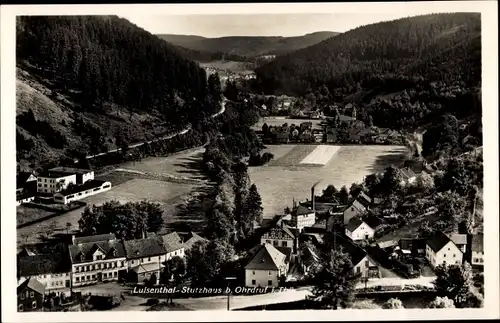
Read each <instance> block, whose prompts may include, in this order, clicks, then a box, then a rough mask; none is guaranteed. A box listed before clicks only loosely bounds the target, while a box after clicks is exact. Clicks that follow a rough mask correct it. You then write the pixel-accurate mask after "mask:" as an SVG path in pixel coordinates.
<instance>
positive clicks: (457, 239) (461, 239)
mask: <svg viewBox="0 0 500 323" xmlns="http://www.w3.org/2000/svg"><path fill="white" fill-rule="evenodd" d="M449 237H450V239H451V241H453V243H454V244H456V245H457V246H458V245H463V244H467V235H466V234H458V233H453V234H451V235H450V236H449Z"/></svg>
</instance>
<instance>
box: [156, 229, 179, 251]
mask: <svg viewBox="0 0 500 323" xmlns="http://www.w3.org/2000/svg"><path fill="white" fill-rule="evenodd" d="M161 238H162V239H163V244H164V245H165V249H166V251H167V253H168V252H173V251H176V250H179V249H182V248H183V247H184V244H183V243H182V239H181V237H180V236H179V234H178V233H177V232H172V233H168V234H165V235H163V236H161Z"/></svg>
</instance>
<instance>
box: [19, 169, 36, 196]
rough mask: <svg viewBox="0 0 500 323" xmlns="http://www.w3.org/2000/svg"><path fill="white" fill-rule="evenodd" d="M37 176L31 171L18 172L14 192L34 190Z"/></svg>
mask: <svg viewBox="0 0 500 323" xmlns="http://www.w3.org/2000/svg"><path fill="white" fill-rule="evenodd" d="M36 180H37V177H36V175H35V174H34V173H31V172H19V174H17V176H16V193H23V192H24V191H26V190H30V191H33V190H34V191H35V192H36Z"/></svg>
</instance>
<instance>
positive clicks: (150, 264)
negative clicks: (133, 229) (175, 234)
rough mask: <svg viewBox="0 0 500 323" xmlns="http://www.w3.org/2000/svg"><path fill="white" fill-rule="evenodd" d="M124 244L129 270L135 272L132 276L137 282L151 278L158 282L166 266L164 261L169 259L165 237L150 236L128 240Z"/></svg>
mask: <svg viewBox="0 0 500 323" xmlns="http://www.w3.org/2000/svg"><path fill="white" fill-rule="evenodd" d="M123 245H124V247H125V254H126V257H127V267H128V270H129V271H130V272H132V273H133V275H130V278H132V280H133V281H135V282H137V283H143V282H145V281H146V280H148V281H149V280H151V279H153V280H154V281H155V283H156V282H157V281H158V278H159V277H160V272H161V269H162V268H163V267H164V265H163V263H164V262H165V261H166V260H167V249H166V248H165V245H164V243H163V239H162V238H161V237H159V236H150V237H148V238H145V239H134V240H126V241H124V242H123ZM153 276H154V277H153Z"/></svg>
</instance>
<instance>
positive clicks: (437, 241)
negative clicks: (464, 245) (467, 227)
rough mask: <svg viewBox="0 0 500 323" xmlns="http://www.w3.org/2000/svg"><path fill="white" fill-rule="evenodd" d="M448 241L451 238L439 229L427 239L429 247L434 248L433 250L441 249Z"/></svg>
mask: <svg viewBox="0 0 500 323" xmlns="http://www.w3.org/2000/svg"><path fill="white" fill-rule="evenodd" d="M450 241H451V239H450V238H449V237H448V236H447V235H446V234H444V233H443V232H441V231H439V232H437V233H436V234H434V236H432V238H430V239H429V240H427V245H428V246H429V247H431V249H432V250H434V252H438V251H440V250H441V249H443V247H444V246H446V245H447V244H448V242H450Z"/></svg>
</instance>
